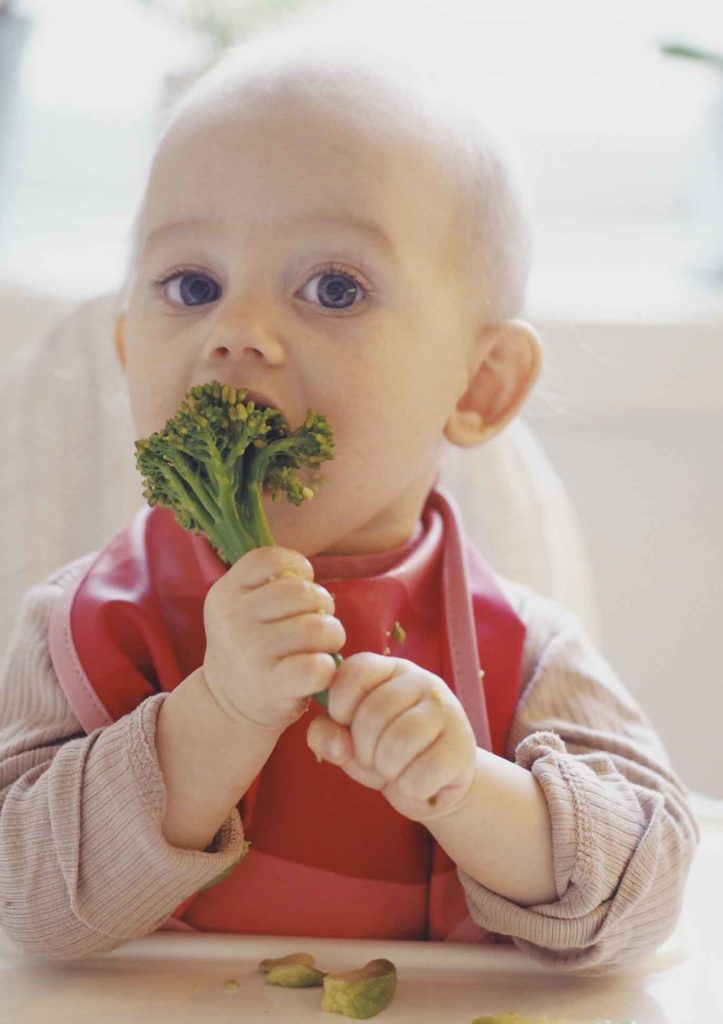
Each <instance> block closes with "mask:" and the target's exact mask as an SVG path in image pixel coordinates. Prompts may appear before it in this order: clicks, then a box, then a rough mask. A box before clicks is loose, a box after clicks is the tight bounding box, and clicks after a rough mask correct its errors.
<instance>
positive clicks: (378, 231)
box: [289, 211, 394, 252]
mask: <svg viewBox="0 0 723 1024" xmlns="http://www.w3.org/2000/svg"><path fill="white" fill-rule="evenodd" d="M298 223H306V224H328V225H329V226H330V227H339V228H346V227H351V228H354V229H355V230H356V231H360V232H362V233H363V234H365V235H366V236H367V238H368V239H369V241H372V242H374V243H376V244H377V245H379V246H381V248H383V249H386V250H387V252H393V251H394V246H393V245H392V243H391V241H390V239H389V238H388V236H387V235H386V234H385V232H384V231H383V230H382V228H380V227H379V225H378V224H375V223H374V222H373V221H370V220H362V219H360V218H358V217H342V216H339V215H338V214H336V213H330V212H326V211H320V212H318V213H313V214H304V215H302V216H300V217H294V218H293V219H292V220H291V221H290V222H289V224H290V225H294V224H298Z"/></svg>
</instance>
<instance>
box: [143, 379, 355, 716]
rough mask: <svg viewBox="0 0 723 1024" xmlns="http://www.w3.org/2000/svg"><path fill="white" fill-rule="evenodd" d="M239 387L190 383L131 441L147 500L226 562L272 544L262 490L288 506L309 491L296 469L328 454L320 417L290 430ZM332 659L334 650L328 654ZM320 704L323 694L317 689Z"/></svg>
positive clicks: (329, 443)
mask: <svg viewBox="0 0 723 1024" xmlns="http://www.w3.org/2000/svg"><path fill="white" fill-rule="evenodd" d="M245 398H246V390H245V389H244V388H235V387H232V386H231V385H228V384H220V383H219V382H218V381H211V382H210V383H208V384H202V385H199V386H197V387H193V388H191V390H190V391H189V392H188V394H187V395H186V396H185V398H184V400H183V402H182V403H181V407H180V409H179V410H178V412H177V413H176V414H175V415H174V416H172V417H171V419H169V420H168V422H167V423H166V425H165V426H164V428H163V429H162V430H161V431H158V432H157V433H155V434H152V435H151V436H150V437H148V438H142V439H140V440H138V441H136V443H135V449H136V465H137V467H138V469H139V471H140V473H141V475H142V477H143V479H144V482H145V489H144V491H143V495H144V497H145V499H146V501H147V502H148V504H149V505H151V506H153V505H160V506H162V507H163V508H168V509H171V510H172V511H173V512H174V514H175V517H176V521H177V522H178V523H179V524H180V526H182V527H183V528H184V529H185V530H191V531H193V532H194V533H197V534H201V535H204V536H206V537H207V538H208V540H209V542H210V543H211V545H212V546H213V547H214V548H215V550H216V551H217V552H218V556H219V558H220V559H221V560H222V561H223V562H225V563H226V565H233V563H234V562H237V561H238V559H239V558H241V556H242V555H245V554H246V553H247V552H248V551H251V550H252V549H253V548H258V547H264V546H266V545H271V544H273V543H274V539H273V537H272V536H271V531H270V530H269V525H268V521H267V519H266V513H265V511H264V505H263V492H264V490H265V489H267V490H269V491H270V493H271V498H272V500H273V501H277V500H278V498H279V494H280V493H281V492H282V491H283V492H284V493H285V494H286V497H287V499H288V500H289V501H290V502H292V504H294V505H301V503H302V502H304V501H308V500H309V499H310V498H312V497H313V494H314V492H313V490H312V489H311V488H310V487H307V486H304V485H303V484H302V482H301V480H300V478H299V472H298V471H299V469H300V468H302V467H304V466H308V467H310V468H311V469H314V470H316V469H318V467H319V466H320V465H321V464H322V462H324V461H325V460H327V459H332V458H333V454H332V449H333V447H334V436H333V433H332V430H331V427H330V426H329V424H328V423H327V421H326V419H325V417H324V416H323V415H321V414H319V413H313V412H311V411H309V412H308V413H307V415H306V419H305V420H304V423H303V424H302V425H301V426H300V427H299V428H298V429H297V430H293V431H292V430H291V428H290V427H289V424H288V423H287V422H286V420H285V419H284V417H283V415H282V414H281V412H280V411H279V410H278V409H272V408H267V409H262V408H258V407H257V406H256V404H255V403H254V402H253V401H248V402H247V401H245ZM333 657H334V659H335V661H336V662H337V664H339V663H340V662H341V660H342V658H341V655H338V654H335V655H333ZM316 699H317V700H318V701H319V703H321V704H323V705H324V706H326V694H325V693H324V694H317V695H316Z"/></svg>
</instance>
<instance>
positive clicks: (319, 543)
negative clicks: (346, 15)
mask: <svg viewBox="0 0 723 1024" xmlns="http://www.w3.org/2000/svg"><path fill="white" fill-rule="evenodd" d="M438 88H439V86H438V84H435V87H434V89H430V88H429V87H427V86H424V85H422V84H421V83H419V84H417V83H416V82H415V83H414V84H410V83H409V82H408V81H405V80H403V79H402V77H401V76H398V75H397V74H396V73H395V72H394V70H392V69H391V68H390V65H389V62H388V61H386V60H380V59H379V58H378V56H377V55H375V54H373V53H372V52H371V51H369V52H365V53H364V54H363V55H360V54H358V53H357V54H355V53H352V52H351V51H349V50H347V51H346V52H341V51H340V50H339V47H338V46H337V45H336V44H334V43H331V42H330V41H329V40H327V41H326V42H325V41H324V40H323V39H322V38H320V37H319V34H318V32H315V31H314V29H313V28H312V29H311V30H310V29H308V28H304V27H303V26H302V27H301V28H297V27H293V28H291V29H285V30H283V31H281V32H275V33H270V34H267V35H266V36H264V37H257V38H256V39H254V40H253V41H252V42H251V43H249V44H245V45H244V46H243V47H242V48H239V49H238V50H237V51H233V52H232V53H231V54H230V55H229V56H228V57H227V58H226V60H225V61H223V62H222V63H221V64H220V65H219V66H218V67H217V68H216V69H214V70H213V71H212V72H210V73H209V74H208V75H206V76H205V77H204V78H203V79H202V80H201V81H200V82H199V83H198V84H197V85H196V86H195V87H194V88H193V89H192V90H191V91H190V93H189V94H188V95H187V96H186V97H185V98H184V99H183V100H182V102H181V103H180V105H179V106H178V107H177V109H176V111H175V112H174V114H173V116H172V117H171V120H170V122H169V124H168V126H167V128H166V130H165V133H164V135H163V137H162V139H161V142H160V145H159V148H158V152H157V154H156V157H155V160H154V162H153V165H152V168H151V172H150V176H149V181H148V186H147V191H146V194H145V197H144V201H143V205H142V207H141V210H140V214H139V219H138V222H137V239H136V246H135V253H134V256H133V265H132V268H131V273H130V274H129V280H128V290H127V309H126V311H125V313H124V314H123V315H122V316H121V317H120V318H119V324H118V332H117V337H118V339H119V350H120V352H121V356H122V359H123V362H124V365H125V368H126V372H127V378H128V386H129V393H130V399H131V407H132V413H133V417H134V423H135V428H136V432H137V434H138V436H141V435H143V436H145V435H147V434H149V433H151V432H152V431H154V430H157V429H159V428H160V427H161V426H162V425H163V423H164V422H165V420H166V419H167V418H168V417H169V416H171V415H172V414H173V413H174V412H175V410H176V409H177V407H178V405H179V404H180V402H181V399H182V398H183V396H184V394H185V393H186V391H188V389H189V388H190V387H191V386H192V385H194V384H200V383H203V382H205V381H208V380H212V379H218V380H221V381H222V382H224V383H231V384H235V385H237V386H243V387H246V388H248V389H249V391H250V392H252V393H253V394H255V395H256V396H257V398H258V399H259V400H262V401H264V402H265V403H266V404H271V405H274V406H277V407H278V408H280V409H281V410H282V412H283V413H284V414H285V416H286V418H287V420H288V421H289V422H290V423H291V425H292V426H296V425H297V424H299V423H300V422H301V421H302V419H303V417H304V415H305V413H306V411H307V410H308V409H313V410H314V411H316V412H321V413H323V414H324V415H325V416H326V417H327V419H328V421H329V423H330V424H331V426H332V429H333V430H334V435H335V441H336V448H335V457H334V460H333V461H332V462H330V463H328V464H327V466H326V467H325V471H324V474H323V479H324V483H323V484H322V486H321V487H320V488H319V489H318V490H317V493H316V497H315V498H314V500H313V501H311V502H309V503H306V504H305V505H304V506H302V507H301V508H294V507H293V506H290V505H288V503H286V502H283V501H282V502H279V503H278V504H276V503H275V504H271V503H270V502H269V504H268V517H269V524H270V527H271V530H272V533H273V534H274V536H275V539H276V540H277V542H278V543H279V544H283V545H284V546H288V547H293V548H296V549H297V550H299V551H302V552H303V553H304V554H306V555H314V554H318V553H321V552H327V553H352V552H360V551H379V550H384V549H387V548H390V547H393V546H395V545H397V544H400V543H402V542H403V541H405V540H407V539H408V538H409V537H410V536H411V535H412V534H413V533H414V530H415V527H416V525H417V522H418V518H419V512H420V509H421V507H422V505H423V504H424V500H425V498H426V495H427V493H428V491H429V489H430V487H431V486H432V484H433V483H434V480H435V477H436V475H437V470H438V465H439V461H440V457H441V454H442V451H443V448H444V445H445V443H446V442H451V443H452V444H455V445H460V446H463V447H472V446H474V445H478V444H480V443H482V442H484V441H485V440H487V439H489V438H490V437H492V436H493V435H494V434H495V433H496V432H497V431H498V430H499V429H500V428H501V427H502V426H503V425H504V424H505V423H506V422H507V421H508V420H509V419H511V418H512V416H514V414H515V413H516V411H517V409H518V408H519V406H520V405H521V404H522V402H523V401H524V399H525V398H526V396H527V394H528V392H529V390H530V388H531V386H532V384H533V383H534V380H535V379H536V377H537V374H538V371H539V366H540V346H539V342H538V340H537V337H536V335H535V333H534V331H533V330H532V329H531V328H530V327H529V326H528V325H527V324H525V323H524V322H522V321H520V320H517V319H515V318H516V317H517V315H518V313H519V311H520V307H521V304H522V301H523V294H524V285H525V278H526V273H527V266H528V261H529V241H528V232H527V227H526V222H525V218H524V216H523V214H522V212H521V209H520V205H519V200H518V194H517V191H516V189H515V186H514V184H513V182H512V181H511V179H510V178H509V176H508V173H507V168H506V165H505V162H504V160H503V159H502V157H501V156H500V154H499V153H498V151H497V149H496V148H495V146H494V144H493V142H492V140H491V138H488V137H487V135H486V134H485V133H484V131H483V130H482V129H481V127H480V126H479V124H478V123H473V122H472V121H469V122H468V121H467V120H466V118H465V114H464V111H463V108H460V107H456V106H455V105H451V106H450V104H449V102H448V100H446V99H443V98H442V97H441V96H440V95H439V93H438V92H435V90H438Z"/></svg>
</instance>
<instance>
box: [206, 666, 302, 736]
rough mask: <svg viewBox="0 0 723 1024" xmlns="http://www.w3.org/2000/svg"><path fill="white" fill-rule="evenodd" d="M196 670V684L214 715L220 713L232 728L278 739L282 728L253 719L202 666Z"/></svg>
mask: <svg viewBox="0 0 723 1024" xmlns="http://www.w3.org/2000/svg"><path fill="white" fill-rule="evenodd" d="M197 672H198V686H199V687H200V688H201V689H202V691H204V692H205V694H206V703H207V705H208V706H209V708H211V707H213V708H214V710H215V713H216V716H218V714H219V713H220V714H221V715H223V718H224V720H225V721H226V722H227V723H228V724H231V725H232V726H233V727H234V728H237V729H242V730H244V732H248V731H251V732H253V733H259V734H261V735H263V736H265V737H275V738H276V739H278V737H279V736H280V735H281V733H282V732H283V731H284V730H283V728H279V727H278V726H276V725H268V724H266V723H263V722H256V721H254V720H253V719H252V718H250V717H249V716H248V715H245V714H244V713H243V711H241V710H240V709H239V708H237V707H236V705H235V704H234V703H233V702H232V701H231V700H230V699H229V697H228V695H227V694H226V692H225V691H224V689H223V687H221V686H218V685H217V684H216V682H215V681H214V679H213V676H211V675H209V674H208V673H206V671H205V670H204V668H203V666H201V667H200V668H199V669H197ZM189 678H190V677H189Z"/></svg>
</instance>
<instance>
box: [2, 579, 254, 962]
mask: <svg viewBox="0 0 723 1024" xmlns="http://www.w3.org/2000/svg"><path fill="white" fill-rule="evenodd" d="M76 567H78V568H79V570H80V569H82V566H81V565H80V563H76ZM68 575H69V573H67V572H66V573H65V577H66V578H67V577H68ZM61 576H62V574H58V575H57V576H56V577H55V578H54V579H51V580H50V581H48V582H46V583H45V584H42V585H40V586H38V587H34V588H33V589H32V590H31V591H30V592H29V593H28V594H27V595H26V597H25V599H24V601H23V605H22V608H21V612H20V616H19V620H18V624H17V627H16V631H15V635H14V640H13V643H12V649H11V652H10V654H9V656H8V658H7V659H6V661H5V662H4V665H3V669H2V673H1V674H0V708H1V709H2V711H1V713H0V926H1V927H2V928H3V929H4V930H5V931H6V932H7V934H8V935H9V936H10V938H11V939H12V940H13V941H15V942H16V943H17V944H18V945H20V946H21V947H23V948H24V949H26V950H29V951H32V952H37V953H42V954H44V955H46V956H53V957H60V958H68V959H70V958H75V957H84V956H90V955H93V954H95V953H100V952H104V951H106V950H109V949H113V948H114V947H116V946H119V945H121V944H122V943H123V942H125V941H128V940H129V939H131V938H134V937H137V936H140V935H144V934H147V933H148V932H151V931H153V930H155V929H156V928H157V927H158V926H159V925H160V924H161V923H162V922H163V921H164V920H166V918H168V916H169V915H170V914H171V913H172V912H173V911H174V909H175V908H176V907H177V906H178V905H179V904H180V903H181V902H182V901H183V900H184V899H185V898H186V897H188V896H189V895H190V894H191V893H193V892H195V891H197V890H198V889H200V888H201V887H202V886H204V885H206V884H207V883H208V882H210V881H212V880H213V879H214V878H216V877H217V876H218V875H219V874H221V873H222V872H223V871H224V870H225V869H227V868H229V867H231V866H232V865H233V864H234V863H235V862H236V861H237V860H238V859H239V857H241V856H242V855H243V853H244V849H245V844H244V841H243V836H242V832H241V824H240V820H239V816H238V812H237V811H236V810H235V809H233V810H231V812H230V814H228V815H226V817H225V820H223V821H222V823H221V826H220V828H219V830H218V832H217V834H216V836H215V842H214V844H213V849H214V852H213V853H209V852H203V851H202V850H201V849H199V850H195V849H180V848H178V847H177V846H174V845H172V844H171V843H169V842H168V841H167V840H166V838H165V837H164V834H163V831H162V822H163V819H164V813H165V808H166V795H165V789H164V783H163V777H162V775H161V771H160V768H159V764H158V759H157V756H156V753H155V745H154V743H155V729H156V719H157V716H158V713H159V710H160V708H161V707H162V705H163V703H164V702H165V701H166V700H167V699H168V698H167V696H166V695H165V694H159V695H158V696H155V697H151V698H149V699H148V700H146V701H144V703H143V704H142V705H140V707H138V708H137V709H136V710H135V711H134V712H132V713H131V714H129V715H126V716H125V717H124V718H122V719H121V720H119V721H118V722H116V723H115V724H113V725H111V726H108V727H107V728H105V729H99V730H96V731H95V732H93V733H92V734H91V735H90V736H85V735H84V733H83V730H82V729H81V727H80V725H79V723H78V721H77V720H76V718H75V716H74V715H73V713H72V711H71V710H70V708H69V706H68V704H67V701H66V700H65V697H64V695H63V693H62V691H61V689H60V687H59V685H58V682H57V679H56V677H55V674H54V672H53V668H52V665H51V663H50V659H49V655H48V648H47V630H48V622H49V618H50V614H51V611H52V608H53V605H54V603H55V601H56V600H57V599H58V597H59V596H60V594H61V592H62V591H61V583H62V582H63V580H62V579H61Z"/></svg>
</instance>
